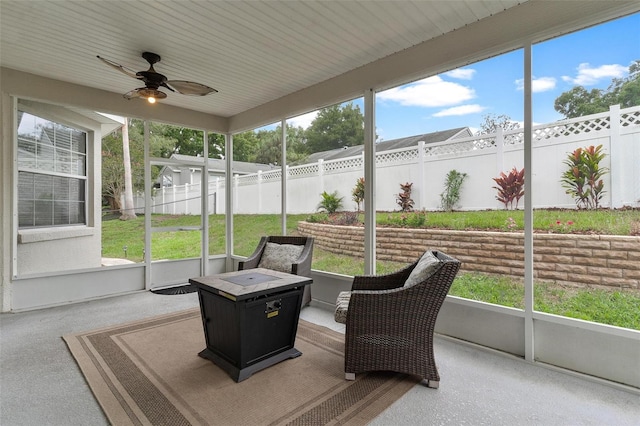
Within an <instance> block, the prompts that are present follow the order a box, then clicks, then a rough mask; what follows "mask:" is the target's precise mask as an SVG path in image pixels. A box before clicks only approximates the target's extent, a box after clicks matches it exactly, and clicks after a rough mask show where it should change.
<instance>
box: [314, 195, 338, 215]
mask: <svg viewBox="0 0 640 426" xmlns="http://www.w3.org/2000/svg"><path fill="white" fill-rule="evenodd" d="M320 196H321V197H322V200H321V201H320V204H318V210H321V211H326V212H327V213H335V212H336V211H337V210H338V209H340V208H342V199H343V197H338V191H333V192H332V193H331V194H329V193H328V192H327V191H324V192H323V193H322V194H320Z"/></svg>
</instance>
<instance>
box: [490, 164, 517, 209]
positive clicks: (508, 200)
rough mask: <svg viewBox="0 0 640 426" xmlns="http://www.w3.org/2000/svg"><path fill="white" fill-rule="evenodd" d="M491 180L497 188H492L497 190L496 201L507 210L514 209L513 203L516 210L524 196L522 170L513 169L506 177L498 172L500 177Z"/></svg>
mask: <svg viewBox="0 0 640 426" xmlns="http://www.w3.org/2000/svg"><path fill="white" fill-rule="evenodd" d="M493 180H494V182H495V183H497V184H498V186H494V187H493V188H495V189H497V190H498V195H496V200H498V201H500V202H501V203H503V204H504V208H505V209H507V210H509V209H512V208H513V207H514V206H513V203H514V202H515V203H516V205H515V208H516V209H517V208H518V202H519V201H520V198H522V196H523V195H524V168H523V169H522V170H520V171H518V169H516V168H515V167H514V168H513V169H511V171H510V172H509V174H508V175H505V174H504V172H500V176H499V177H497V178H493Z"/></svg>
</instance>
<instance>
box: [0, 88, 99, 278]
mask: <svg viewBox="0 0 640 426" xmlns="http://www.w3.org/2000/svg"><path fill="white" fill-rule="evenodd" d="M7 106H8V110H7ZM16 109H20V110H23V111H26V112H29V113H32V114H34V115H37V116H40V117H42V118H45V119H48V120H51V121H53V122H57V123H61V124H65V125H68V126H71V127H74V128H79V129H81V130H83V131H85V132H86V133H87V157H86V167H87V180H86V182H87V186H86V190H87V194H86V205H87V207H86V208H87V211H86V221H87V224H86V226H63V227H47V228H32V229H21V230H19V229H18V228H17V224H16V223H15V220H16V218H17V192H16V188H15V186H16V185H15V181H14V179H15V176H17V170H16V169H15V162H14V161H13V160H12V159H13V157H14V147H15V141H14V129H13V127H14V126H13V123H14V122H15V119H14V111H15V110H16ZM2 119H3V126H2V128H3V132H2V141H1V144H2V153H3V156H2V157H3V167H2V180H3V182H2V191H3V192H2V199H3V203H2V206H3V207H2V229H3V234H2V247H3V250H2V255H3V270H2V272H3V281H4V282H9V281H10V280H11V279H12V278H13V277H17V278H20V277H24V276H29V275H34V274H41V273H55V272H61V271H69V270H73V269H85V268H93V267H100V265H101V251H102V248H101V228H102V221H101V216H100V215H101V209H100V206H101V204H100V203H101V195H100V194H101V164H102V162H101V141H102V127H101V124H100V123H98V122H95V121H93V120H91V119H89V118H87V117H85V116H81V115H79V114H76V113H73V112H71V111H69V110H67V109H65V108H62V107H58V106H53V105H48V104H44V103H36V102H24V103H21V104H20V105H19V106H18V105H17V103H16V101H15V100H14V98H12V97H9V96H7V95H4V94H3V115H2Z"/></svg>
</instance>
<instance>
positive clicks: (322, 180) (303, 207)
mask: <svg viewBox="0 0 640 426" xmlns="http://www.w3.org/2000/svg"><path fill="white" fill-rule="evenodd" d="M523 132H524V129H516V130H512V131H504V132H503V131H502V129H499V131H498V132H497V133H495V134H487V135H482V136H476V137H469V138H461V139H456V140H453V141H447V142H439V143H432V144H428V145H427V144H424V143H423V142H420V143H419V144H418V146H415V147H412V148H404V149H398V150H393V151H384V152H381V153H378V154H377V155H376V210H378V211H393V210H398V209H399V206H398V205H397V204H396V194H398V193H399V192H400V184H401V183H405V182H412V183H413V190H412V193H411V197H412V198H413V200H414V202H415V206H414V208H415V209H416V210H421V209H425V210H438V209H440V194H441V193H442V192H443V191H444V182H445V177H446V175H447V174H448V173H449V171H451V170H453V169H455V170H457V171H458V172H460V173H466V174H467V178H466V180H465V181H464V184H463V186H462V190H461V198H460V203H459V208H460V209H462V210H484V209H502V208H504V205H502V204H501V203H499V202H498V201H497V200H496V194H497V191H496V189H494V188H493V187H494V186H495V182H494V181H493V178H494V177H497V176H498V175H499V174H500V172H505V173H508V172H509V171H510V170H511V169H512V168H513V167H516V168H517V169H519V170H520V169H521V168H522V167H523V165H524V133H523ZM532 139H533V140H532V145H533V157H532V160H533V185H532V187H533V191H534V193H533V204H534V207H535V208H544V207H563V208H575V207H576V205H575V202H574V200H573V198H572V197H571V196H569V195H567V194H566V193H565V189H564V188H563V187H562V186H561V184H560V179H561V176H562V173H563V172H564V171H565V169H566V166H565V165H564V164H563V161H564V160H565V159H566V157H567V155H568V154H569V153H570V152H572V151H573V150H575V149H576V148H585V147H588V146H590V145H594V146H597V145H602V146H603V151H604V153H605V154H606V157H605V158H604V160H603V161H602V163H601V164H600V165H601V167H606V168H608V169H609V170H610V172H609V173H607V174H606V175H605V176H604V179H603V180H604V188H605V191H606V194H605V196H604V198H603V200H602V202H601V204H602V206H603V207H612V208H619V207H623V206H632V207H640V106H637V107H632V108H627V109H624V110H621V109H620V108H619V107H618V106H613V107H611V109H610V111H608V112H605V113H600V114H594V115H590V116H585V117H581V118H579V119H572V120H564V121H560V122H556V123H552V124H548V125H539V126H534V127H533V136H532ZM363 167H364V161H363V158H362V156H357V157H350V158H344V159H340V160H331V161H322V160H320V161H318V162H317V163H313V164H305V165H301V166H292V167H287V169H286V179H287V192H288V193H287V212H288V213H312V212H315V211H316V210H317V207H318V203H319V202H320V200H321V197H320V194H321V193H322V192H323V191H327V192H329V193H331V192H334V191H337V192H338V195H339V196H341V197H344V199H343V204H344V210H355V208H356V205H355V202H353V201H352V200H351V191H352V189H353V188H354V186H355V184H356V181H357V179H358V178H360V177H362V176H363V175H364V169H363ZM281 179H282V170H275V171H268V172H258V173H256V174H250V175H244V176H234V177H233V179H232V184H233V194H234V195H233V200H234V208H233V211H234V212H235V213H280V211H281ZM224 191H225V180H224V179H223V178H214V180H211V181H210V184H209V200H208V201H209V212H210V213H218V214H222V213H224V212H225V197H224ZM137 202H138V203H140V202H141V203H142V204H137V206H138V207H140V206H143V205H144V196H143V195H142V194H138V199H137ZM153 204H154V207H153V212H154V213H170V214H200V207H199V206H200V185H199V184H193V185H183V186H176V187H167V188H163V189H161V190H158V192H157V193H156V194H155V195H154V196H153ZM519 207H520V208H522V207H524V199H522V200H520V204H519Z"/></svg>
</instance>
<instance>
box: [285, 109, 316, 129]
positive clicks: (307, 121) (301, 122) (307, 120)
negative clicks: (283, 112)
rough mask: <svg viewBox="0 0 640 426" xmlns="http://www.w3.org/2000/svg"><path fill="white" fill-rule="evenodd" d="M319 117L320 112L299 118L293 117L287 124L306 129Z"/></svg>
mask: <svg viewBox="0 0 640 426" xmlns="http://www.w3.org/2000/svg"><path fill="white" fill-rule="evenodd" d="M317 115H318V111H311V112H308V113H306V114H302V115H299V116H297V117H292V118H290V119H288V120H287V123H288V124H289V125H291V126H294V127H302V128H303V129H306V128H307V127H309V126H310V125H311V122H312V121H313V120H315V118H316V116H317Z"/></svg>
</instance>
